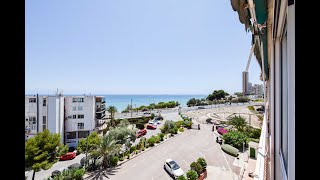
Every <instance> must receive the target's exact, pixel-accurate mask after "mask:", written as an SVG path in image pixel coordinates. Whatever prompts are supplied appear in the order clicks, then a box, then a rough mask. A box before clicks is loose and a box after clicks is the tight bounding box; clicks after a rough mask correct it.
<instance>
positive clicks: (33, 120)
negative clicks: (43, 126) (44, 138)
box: [29, 117, 37, 124]
mask: <svg viewBox="0 0 320 180" xmlns="http://www.w3.org/2000/svg"><path fill="white" fill-rule="evenodd" d="M29 122H30V124H37V120H36V117H29Z"/></svg>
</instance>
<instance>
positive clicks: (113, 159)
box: [110, 156, 119, 166]
mask: <svg viewBox="0 0 320 180" xmlns="http://www.w3.org/2000/svg"><path fill="white" fill-rule="evenodd" d="M118 161H119V158H118V157H117V156H113V157H111V159H110V164H111V166H116V165H117V164H118Z"/></svg>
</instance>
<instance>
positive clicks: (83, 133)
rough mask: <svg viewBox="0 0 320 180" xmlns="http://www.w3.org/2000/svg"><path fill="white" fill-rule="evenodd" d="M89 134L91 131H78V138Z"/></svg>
mask: <svg viewBox="0 0 320 180" xmlns="http://www.w3.org/2000/svg"><path fill="white" fill-rule="evenodd" d="M87 136H89V131H78V138H86V137H87Z"/></svg>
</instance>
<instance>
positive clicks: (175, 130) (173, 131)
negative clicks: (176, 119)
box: [169, 127, 178, 134]
mask: <svg viewBox="0 0 320 180" xmlns="http://www.w3.org/2000/svg"><path fill="white" fill-rule="evenodd" d="M169 132H170V133H171V134H177V133H178V128H177V127H175V128H172V129H170V130H169Z"/></svg>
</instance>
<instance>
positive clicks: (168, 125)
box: [161, 120, 176, 134]
mask: <svg viewBox="0 0 320 180" xmlns="http://www.w3.org/2000/svg"><path fill="white" fill-rule="evenodd" d="M174 128H176V124H175V123H174V122H173V121H169V120H168V121H166V122H164V125H163V127H162V128H161V132H162V133H164V134H167V133H170V130H171V129H174Z"/></svg>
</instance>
